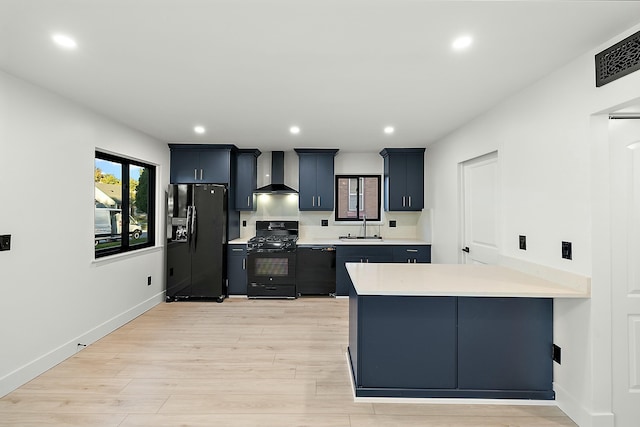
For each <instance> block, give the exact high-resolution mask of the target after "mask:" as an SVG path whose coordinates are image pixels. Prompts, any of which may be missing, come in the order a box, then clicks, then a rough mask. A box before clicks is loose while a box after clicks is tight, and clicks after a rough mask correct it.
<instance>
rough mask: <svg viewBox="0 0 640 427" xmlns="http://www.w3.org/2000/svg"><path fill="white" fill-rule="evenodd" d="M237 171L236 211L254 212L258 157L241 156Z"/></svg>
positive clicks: (239, 156)
mask: <svg viewBox="0 0 640 427" xmlns="http://www.w3.org/2000/svg"><path fill="white" fill-rule="evenodd" d="M237 164H238V168H237V169H236V210H238V211H254V210H255V209H256V203H255V202H256V196H255V194H254V193H253V190H255V189H256V180H257V169H256V157H255V155H254V154H253V153H252V154H239V155H238V160H237Z"/></svg>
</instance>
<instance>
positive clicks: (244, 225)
mask: <svg viewBox="0 0 640 427" xmlns="http://www.w3.org/2000/svg"><path fill="white" fill-rule="evenodd" d="M242 226H243V227H246V226H247V220H246V219H245V220H242Z"/></svg>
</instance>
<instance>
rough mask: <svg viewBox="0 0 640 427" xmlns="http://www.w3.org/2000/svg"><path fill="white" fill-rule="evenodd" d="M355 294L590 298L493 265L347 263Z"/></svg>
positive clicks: (585, 292)
mask: <svg viewBox="0 0 640 427" xmlns="http://www.w3.org/2000/svg"><path fill="white" fill-rule="evenodd" d="M346 266H347V271H348V272H349V275H350V276H351V280H352V281H353V283H354V286H355V288H356V291H357V293H358V295H395V296H469V297H528V298H590V293H589V292H588V291H584V290H579V289H574V288H571V287H568V286H563V285H559V284H556V283H554V282H550V281H548V280H544V279H540V278H538V277H535V276H531V275H528V274H525V273H521V272H519V271H516V270H512V269H510V268H506V267H501V266H497V265H471V264H377V263H376V264H373V263H371V264H367V263H347V264H346Z"/></svg>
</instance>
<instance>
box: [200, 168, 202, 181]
mask: <svg viewBox="0 0 640 427" xmlns="http://www.w3.org/2000/svg"><path fill="white" fill-rule="evenodd" d="M200 181H202V169H200Z"/></svg>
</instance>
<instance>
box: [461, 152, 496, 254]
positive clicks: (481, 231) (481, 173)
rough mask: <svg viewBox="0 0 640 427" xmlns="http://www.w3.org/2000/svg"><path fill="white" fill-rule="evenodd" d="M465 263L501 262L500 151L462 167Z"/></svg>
mask: <svg viewBox="0 0 640 427" xmlns="http://www.w3.org/2000/svg"><path fill="white" fill-rule="evenodd" d="M459 167H460V174H461V177H460V184H461V189H460V193H461V230H462V233H461V252H460V262H461V263H462V264H497V262H498V249H499V248H498V226H497V218H498V202H499V193H498V152H497V151H494V152H492V153H488V154H485V155H483V156H480V157H476V158H473V159H470V160H467V161H465V162H463V163H461V164H460V166H459Z"/></svg>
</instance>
